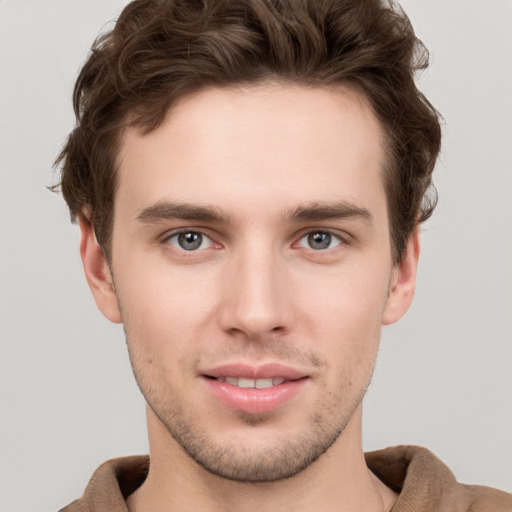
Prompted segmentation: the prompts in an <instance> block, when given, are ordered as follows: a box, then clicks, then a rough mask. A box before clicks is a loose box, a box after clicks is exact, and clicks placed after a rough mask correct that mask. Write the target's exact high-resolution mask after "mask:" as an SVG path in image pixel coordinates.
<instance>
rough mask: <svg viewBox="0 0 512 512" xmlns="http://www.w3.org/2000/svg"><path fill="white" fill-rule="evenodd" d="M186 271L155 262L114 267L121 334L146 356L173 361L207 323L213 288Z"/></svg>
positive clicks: (203, 277)
mask: <svg viewBox="0 0 512 512" xmlns="http://www.w3.org/2000/svg"><path fill="white" fill-rule="evenodd" d="M130 268H135V269H138V270H137V271H136V272H132V271H130V270H129V269H130ZM188 269H189V270H188V271H187V267H185V270H183V269H182V270H180V271H177V270H176V269H172V267H170V266H168V265H162V264H159V263H158V262H155V263H153V264H151V263H149V264H148V263H147V262H146V263H145V264H144V265H141V264H139V265H138V264H137V263H136V262H133V263H132V264H128V265H119V270H118V272H116V285H117V282H119V286H118V287H117V288H118V290H117V292H118V297H119V302H120V306H121V311H122V315H123V321H124V324H125V330H126V331H127V335H129V336H130V338H133V340H140V341H142V342H143V344H144V346H145V350H150V347H151V350H152V351H153V352H155V353H157V354H159V355H160V354H161V355H165V354H166V353H171V352H172V353H173V354H174V355H177V354H176V352H179V351H181V350H183V347H187V346H189V347H190V346H191V345H190V343H192V341H193V340H194V339H196V340H197V334H198V331H200V330H201V329H202V328H203V326H204V325H205V323H208V321H209V319H211V317H212V315H213V313H212V311H213V309H214V302H213V298H214V297H213V296H212V293H214V291H215V285H214V283H213V282H212V279H210V278H209V277H208V275H205V273H202V274H201V273H199V272H194V271H192V270H191V267H188ZM159 359H161V358H160V357H159Z"/></svg>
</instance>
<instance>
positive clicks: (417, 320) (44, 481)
mask: <svg viewBox="0 0 512 512" xmlns="http://www.w3.org/2000/svg"><path fill="white" fill-rule="evenodd" d="M124 3H125V2H124V1H122V0H44V1H41V0H3V1H2V0H0V172H1V182H0V183H1V184H0V209H1V211H0V315H1V316H0V336H1V346H0V347H1V354H0V407H1V410H0V421H1V423H0V428H1V432H0V486H1V487H0V510H1V511H4V512H7V511H8V512H27V511H36V510H37V511H51V510H55V509H57V508H59V507H60V506H63V505H65V504H66V503H67V502H69V501H71V500H72V499H74V498H76V497H78V496H79V495H81V493H82V491H83V488H84V486H85V485H86V482H87V481H88V479H89V477H90V475H91V474H92V472H93V470H94V469H95V468H96V467H97V466H98V465H99V464H100V463H101V462H102V461H104V460H106V459H107V458H110V457H117V456H121V455H128V454H134V453H145V452H147V441H146V434H145V419H144V404H143V400H142V398H141V397H140V396H139V392H138V390H137V388H136V386H135V384H134V381H133V378H132V375H131V370H130V367H129V363H128V358H127V355H126V353H125V347H124V339H123V335H122V329H121V328H120V327H119V326H114V325H111V324H109V323H108V321H107V320H105V319H104V318H103V317H102V316H101V315H100V313H99V312H98V311H97V310H96V307H95V305H94V303H93V300H92V297H91V296H90V293H89V290H88V289H87V286H86V283H85V279H84V278H83V272H82V269H81V264H80V260H79V254H78V229H77V228H76V227H75V226H71V225H70V224H69V222H68V218H67V211H66V208H65V206H64V204H63V201H62V199H61V198H60V197H59V196H57V195H55V194H51V193H50V192H48V191H46V190H45V186H46V185H48V184H51V183H52V174H51V165H52V161H53V160H54V158H55V157H56V155H57V153H58V151H59V148H60V146H61V145H62V143H63V140H64V137H65V135H66V134H67V132H68V131H69V130H70V129H71V128H72V126H73V115H72V111H71V101H70V96H71V90H72V85H73V82H74V79H75V77H76V74H77V72H78V69H79V66H80V64H81V63H82V62H83V61H84V58H85V56H86V54H87V51H88V48H89V46H90V43H91V42H92V40H93V39H94V37H95V36H96V35H97V33H98V31H99V30H100V29H101V28H102V27H106V26H108V25H106V22H107V21H108V20H111V19H113V18H114V17H115V15H116V14H117V13H118V12H119V10H120V8H121V6H122V5H124ZM402 3H403V5H404V7H405V9H406V11H407V12H408V13H409V15H410V17H411V19H412V21H413V24H414V25H415V27H416V30H417V33H418V34H419V36H420V37H421V38H423V39H424V41H425V42H426V43H427V45H428V47H429V48H430V50H431V54H432V68H431V69H430V70H429V71H428V72H426V73H424V74H423V76H422V78H421V82H420V83H421V86H422V88H423V89H424V90H425V92H426V93H427V95H428V96H429V98H430V99H431V101H432V102H433V103H434V104H435V105H436V106H437V107H438V108H439V110H440V111H441V112H442V113H443V114H444V116H445V118H446V126H445V129H444V134H445V138H444V148H443V154H442V157H441V160H440V162H439V165H438V167H437V184H438V188H439V191H440V204H439V207H438V211H437V213H436V214H435V217H434V218H433V219H432V220H431V221H430V222H429V223H428V224H427V225H426V226H425V229H424V232H423V254H422V259H421V264H420V269H419V276H418V287H417V294H416V299H415V303H414V304H413V307H412V308H411V310H410V312H409V313H408V314H407V316H406V317H405V318H404V319H403V320H402V321H401V322H400V323H399V324H397V325H395V326H391V327H389V328H386V329H385V332H384V335H383V341H382V347H381V354H380V360H379V362H378V365H377V370H376V374H375V376H374V380H373V384H372V386H371V388H370V391H369V394H368V397H367V400H366V409H365V421H364V424H365V433H364V439H365V448H366V449H375V448H380V447H384V446H388V445H393V444H404V443H411V444H420V445H425V446H427V447H429V448H430V449H431V450H433V451H434V452H435V453H436V454H437V455H438V456H440V457H441V458H442V459H443V460H444V461H445V462H446V463H447V464H448V465H449V466H450V467H451V468H452V470H453V471H454V472H455V474H456V475H457V477H458V478H459V480H461V481H463V482H466V483H480V484H486V485H491V486H496V487H501V488H504V489H506V490H508V491H512V439H511V437H512V405H511V404H512V401H511V399H510V394H511V390H512V322H511V315H512V272H511V264H510V262H511V261H512V215H511V213H512V212H511V210H512V206H511V204H512V201H511V198H512V172H511V171H512V169H511V161H512V158H511V151H510V146H511V144H512V123H511V114H512V100H511V91H512V64H511V63H512V59H511V49H512V46H511V43H512V31H511V26H512V2H510V0H490V1H486V2H483V1H481V0H479V1H476V0H473V1H470V0H457V1H455V0H448V1H447V0H430V1H428V2H426V1H420V0H407V1H404V2H402Z"/></svg>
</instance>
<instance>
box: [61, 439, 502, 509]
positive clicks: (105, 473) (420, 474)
mask: <svg viewBox="0 0 512 512" xmlns="http://www.w3.org/2000/svg"><path fill="white" fill-rule="evenodd" d="M365 457H366V463H367V465H368V467H369V468H370V470H371V471H372V472H373V473H374V474H375V475H376V476H377V477H379V478H380V479H381V480H382V481H383V482H384V483H385V484H386V485H387V486H388V487H390V488H391V489H393V490H394V491H395V492H397V493H399V494H400V495H399V497H398V499H397V501H396V503H395V505H394V506H393V508H392V509H391V511H392V512H512V494H508V493H506V492H503V491H499V490H497V489H492V488H490V487H483V486H479V485H464V484H460V483H458V482H457V481H456V480H455V477H454V476H453V473H452V472H451V471H450V470H449V469H448V468H447V467H446V466H445V465H444V464H443V463H442V462H441V461H440V460H439V459H438V458H437V457H435V456H434V455H433V454H432V453H431V452H429V451H428V450H426V449H425V448H420V447H418V446H396V447H393V448H386V449H385V450H378V451H375V452H370V453H367V454H366V455H365ZM148 468H149V457H148V456H143V455H141V456H134V457H124V458H121V459H113V460H109V461H107V462H105V463H104V464H102V465H101V466H100V467H99V468H98V469H97V470H96V472H95V473H94V475H93V476H92V478H91V481H90V482H89V485H88V486H87V488H86V489H85V492H84V495H83V496H82V497H81V498H80V499H78V500H76V501H73V503H71V504H70V505H68V506H67V507H64V508H63V509H61V511H60V512H128V508H127V506H126V501H125V499H126V497H127V496H129V495H130V494H131V493H132V492H134V491H135V490H136V489H137V488H138V487H139V486H140V485H141V484H142V483H143V482H144V480H145V478H146V475H147V472H148Z"/></svg>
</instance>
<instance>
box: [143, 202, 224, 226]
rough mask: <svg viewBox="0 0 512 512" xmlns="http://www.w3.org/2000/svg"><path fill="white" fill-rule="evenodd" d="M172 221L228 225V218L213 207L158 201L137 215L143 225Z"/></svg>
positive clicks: (221, 211)
mask: <svg viewBox="0 0 512 512" xmlns="http://www.w3.org/2000/svg"><path fill="white" fill-rule="evenodd" d="M172 219H181V220H194V221H198V222H219V223H228V222H229V221H230V216H229V215H228V214H227V213H226V212H224V211H223V210H221V209H220V208H216V207H214V206H198V205H195V204H189V203H176V202H169V201H159V202H158V203H156V204H154V205H152V206H149V207H147V208H144V209H143V210H142V211H141V212H140V213H139V215H137V220H138V221H140V222H143V223H144V224H157V223H158V222H163V221H166V220H172Z"/></svg>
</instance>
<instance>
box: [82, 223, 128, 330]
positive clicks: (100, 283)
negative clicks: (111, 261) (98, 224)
mask: <svg viewBox="0 0 512 512" xmlns="http://www.w3.org/2000/svg"><path fill="white" fill-rule="evenodd" d="M78 224H79V226H80V233H81V241H80V256H81V257H82V264H83V266H84V271H85V277H86V279H87V283H88V284H89V288H90V289H91V291H92V294H93V296H94V300H95V301H96V305H97V306H98V308H99V310H100V311H101V312H102V313H103V315H104V316H106V317H107V318H108V319H109V320H110V321H111V322H114V323H116V324H119V323H121V322H122V319H121V312H120V310H119V304H118V302H117V297H116V294H115V291H114V282H113V280H112V275H111V273H110V268H109V266H108V263H107V259H106V257H105V253H104V252H103V249H102V248H101V247H100V246H99V244H98V241H97V240H96V235H95V234H94V229H93V227H92V225H91V223H90V221H89V219H88V218H87V217H86V216H85V215H84V214H81V215H79V217H78Z"/></svg>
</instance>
